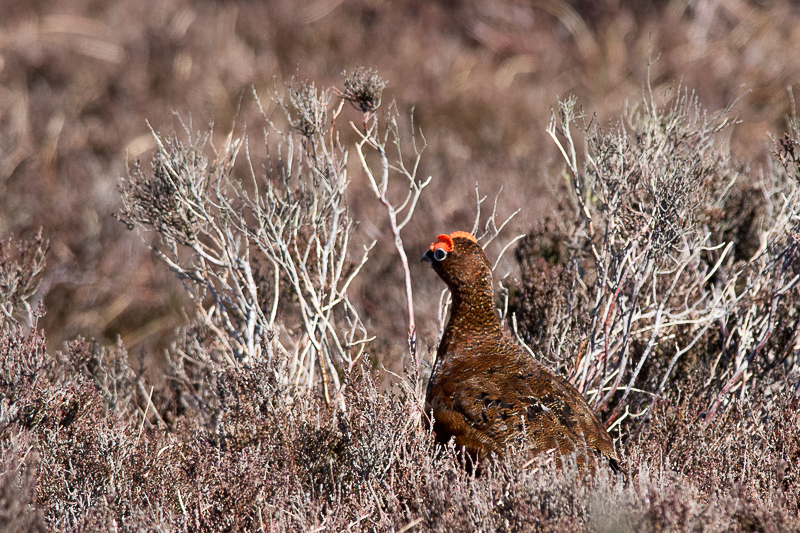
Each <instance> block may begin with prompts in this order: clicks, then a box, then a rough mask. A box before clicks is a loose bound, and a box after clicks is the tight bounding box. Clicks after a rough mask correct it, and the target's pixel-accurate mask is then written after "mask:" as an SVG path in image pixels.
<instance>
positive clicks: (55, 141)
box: [0, 0, 800, 354]
mask: <svg viewBox="0 0 800 533" xmlns="http://www.w3.org/2000/svg"><path fill="white" fill-rule="evenodd" d="M0 13H2V16H0V155H1V156H2V157H0V162H2V164H0V235H3V236H8V235H15V236H19V237H29V236H32V235H34V234H35V233H36V231H37V230H38V229H39V227H43V228H44V236H45V237H46V238H47V239H49V240H50V245H51V248H50V252H49V254H48V266H47V269H46V271H45V274H44V276H43V283H42V286H41V289H40V291H39V295H38V298H40V299H42V300H43V301H44V304H45V307H46V310H47V314H46V316H45V317H44V318H43V320H42V321H41V325H43V327H44V329H45V330H46V332H47V336H48V340H49V343H48V344H49V347H50V350H55V349H59V348H60V347H61V346H62V343H63V341H64V340H68V339H72V338H74V337H75V336H77V335H78V334H80V335H84V336H86V337H94V338H96V339H97V340H98V341H99V342H100V343H101V344H115V343H116V340H117V338H118V337H119V336H121V338H122V340H123V342H124V344H125V346H127V347H128V348H129V349H130V350H131V353H137V354H144V353H154V352H155V351H157V350H158V349H159V348H160V347H162V346H164V345H165V344H166V343H168V342H169V341H170V340H171V338H172V336H173V334H174V333H173V332H174V330H175V327H176V326H177V325H179V324H181V323H183V322H185V321H186V317H185V316H184V314H183V311H182V309H183V307H184V305H185V303H186V300H185V296H184V293H183V289H182V287H181V285H180V282H179V281H178V280H177V278H176V277H175V276H174V275H173V274H172V273H170V272H169V271H167V269H165V268H164V267H163V265H160V264H158V263H157V262H156V261H155V259H154V257H153V256H152V254H151V252H150V251H149V250H148V249H147V247H146V246H145V245H144V244H143V243H142V242H141V240H140V239H139V238H138V237H137V236H136V235H135V234H134V233H132V232H129V231H127V230H126V228H125V226H124V225H123V224H121V223H120V222H118V221H117V220H115V219H113V218H112V216H111V215H112V213H114V212H116V211H118V210H119V205H120V199H119V198H120V195H119V193H118V190H117V187H118V183H119V178H120V176H121V175H124V174H125V172H126V165H128V164H130V163H132V162H133V161H134V160H135V159H137V158H141V159H142V160H143V161H144V162H147V161H148V160H149V157H150V154H151V153H152V151H153V149H154V147H155V146H154V141H153V137H152V136H151V135H150V132H149V130H148V122H149V124H150V125H152V127H153V129H154V130H155V131H157V132H163V133H165V134H168V133H169V132H171V131H172V130H175V129H181V125H180V122H179V121H178V118H177V116H176V115H175V113H179V114H180V116H181V117H182V118H183V120H185V121H186V122H187V123H188V122H190V121H191V123H192V127H193V128H194V129H195V130H199V131H202V130H204V129H205V128H206V125H207V124H210V123H212V122H213V123H214V133H215V136H217V137H218V138H222V136H224V135H226V134H227V133H228V132H229V131H230V130H231V129H232V128H233V127H234V126H235V127H236V128H243V129H246V131H247V132H248V133H249V134H250V135H252V136H253V137H254V138H255V139H258V138H260V136H261V135H262V133H261V132H262V130H263V128H264V121H263V119H262V118H261V116H260V114H259V111H258V108H257V106H255V105H254V104H253V98H252V88H255V89H256V91H257V92H258V93H259V94H260V95H262V100H263V101H265V102H266V100H267V99H266V98H263V95H265V94H267V93H269V91H270V90H271V89H272V88H273V86H274V84H277V85H278V86H279V87H280V86H282V85H283V84H288V83H291V81H292V80H293V79H296V80H306V79H308V80H313V81H315V82H316V83H317V84H319V85H320V86H329V85H337V86H340V85H341V75H342V72H343V71H345V70H348V71H352V69H353V68H355V67H356V66H359V65H360V66H365V67H375V68H377V69H378V71H379V72H380V74H381V76H382V77H383V78H384V79H385V80H388V81H389V85H388V87H387V89H386V91H385V93H384V100H385V101H387V100H391V99H395V100H396V101H397V102H398V105H399V106H400V109H401V111H402V112H403V113H405V114H408V113H410V111H411V109H412V108H413V109H414V120H415V123H416V124H418V125H419V126H421V127H422V131H423V133H424V135H425V138H426V140H427V150H426V153H425V157H423V159H422V163H421V164H422V168H421V170H420V176H421V177H424V176H427V175H432V176H433V177H434V180H433V182H432V185H431V188H430V189H428V190H427V191H426V193H425V194H424V195H423V196H422V198H421V200H420V208H419V212H418V214H417V216H416V217H415V219H414V220H413V221H412V223H411V225H410V226H409V228H408V229H407V230H406V232H405V235H404V239H405V242H406V248H407V250H408V251H409V255H411V256H412V258H413V257H416V255H417V254H418V253H419V254H421V252H422V250H423V249H424V248H425V247H427V245H428V244H429V242H430V240H431V238H432V236H435V235H436V234H437V233H439V232H443V231H447V232H449V231H452V230H456V229H469V228H470V227H471V225H472V221H473V219H474V216H475V192H474V189H475V185H476V183H477V182H480V192H481V194H486V195H488V196H489V198H494V196H495V195H496V194H497V193H498V192H500V189H501V188H502V189H503V191H502V194H501V195H500V200H499V206H500V210H501V211H502V212H503V213H506V214H507V213H510V212H512V211H514V210H515V209H517V208H521V209H522V211H521V213H520V214H519V215H518V216H517V217H516V218H515V220H514V222H513V224H514V225H515V227H516V229H518V230H520V231H521V232H527V231H528V230H529V228H530V227H531V226H532V225H533V224H534V223H535V222H536V221H539V220H541V219H543V218H544V217H545V216H546V215H548V214H549V213H550V212H552V211H553V208H554V204H555V203H556V202H557V201H558V198H555V197H554V194H553V192H552V191H555V190H556V187H555V184H553V183H552V182H551V180H552V179H553V178H548V175H549V176H555V175H558V169H560V168H561V166H562V165H563V163H562V162H561V161H560V160H559V159H558V157H557V150H556V147H555V145H553V143H552V142H551V141H550V140H549V139H548V138H547V135H546V132H545V128H546V126H547V124H548V121H549V119H550V113H551V107H552V106H554V105H555V104H556V101H557V98H558V97H562V98H563V97H566V96H568V95H576V96H577V97H578V100H579V102H580V103H581V104H582V105H583V106H584V108H585V109H588V110H591V111H593V112H596V113H597V115H598V116H597V119H598V120H599V121H600V122H601V123H602V124H605V123H608V122H609V121H611V120H616V119H617V117H618V116H619V114H620V113H621V112H622V111H623V109H624V105H625V103H626V101H630V100H634V101H635V100H638V99H640V98H641V97H642V95H643V93H644V91H646V84H647V81H648V79H649V80H650V83H651V85H652V87H653V92H654V94H655V95H656V96H657V97H658V98H661V97H662V96H663V95H664V94H667V96H666V98H667V99H669V98H671V97H673V96H675V95H676V94H677V92H678V91H677V88H678V86H681V85H682V86H686V87H688V88H690V89H691V90H694V91H696V93H697V95H698V97H699V101H700V102H701V103H702V105H703V106H704V107H705V108H706V109H709V110H710V111H716V110H721V109H724V108H725V107H726V106H728V105H730V104H731V103H733V102H737V103H736V105H735V107H734V108H733V114H732V115H731V118H736V119H738V120H740V121H741V123H740V124H738V125H737V126H736V127H734V128H731V129H729V130H728V131H730V132H731V134H730V137H729V139H728V141H727V142H728V143H730V148H731V151H732V153H733V154H734V155H735V157H737V158H739V159H740V160H741V161H743V162H745V163H746V164H752V165H759V164H761V163H762V162H763V161H764V160H765V157H766V153H767V148H766V142H765V141H766V135H767V132H773V133H774V134H776V135H779V134H780V133H781V132H783V131H784V130H785V129H786V124H785V117H786V115H787V114H790V113H791V111H792V105H793V99H792V98H791V93H792V90H791V86H792V85H796V84H797V83H798V81H800V54H797V51H798V50H800V7H798V6H797V5H796V4H795V3H794V2H791V1H788V0H774V1H770V0H764V1H755V0H753V1H747V0H725V1H723V0H696V1H688V0H669V1H668V0H649V1H648V0H598V1H591V2H589V1H585V0H442V1H433V2H431V1H421V0H399V1H394V2H379V1H377V0H348V1H343V0H315V1H300V2H294V1H270V2H252V1H226V2H213V1H180V0H158V1H154V0H135V1H134V0H117V1H114V2H97V1H93V0H58V1H54V0H52V1H46V0H42V1H18V0H2V1H0ZM669 88H672V91H671V92H669V93H668V92H667V89H669ZM270 112H271V110H270V109H267V114H268V115H269V113H270ZM347 113H349V115H348V114H347ZM345 115H346V116H345V120H358V114H357V113H356V112H355V111H354V110H350V111H347V112H346V113H345ZM340 129H341V130H342V131H344V132H347V131H349V128H340ZM344 140H345V142H346V143H347V142H351V141H353V140H355V134H353V138H352V139H344ZM252 144H253V145H254V146H255V145H257V144H263V143H258V142H253V143H252ZM351 157H352V156H351ZM254 160H255V161H258V157H254ZM352 166H354V167H355V166H357V165H352ZM551 167H553V168H551ZM553 169H555V171H554V172H549V170H553ZM351 177H352V179H353V186H351V187H350V188H349V190H348V194H350V195H351V196H350V198H349V201H350V204H351V206H352V208H353V210H354V211H355V213H354V218H356V219H359V220H360V221H361V224H360V226H359V228H358V230H357V233H359V235H360V238H361V239H363V240H364V241H365V242H366V241H369V240H372V239H378V243H377V247H376V249H375V250H374V251H373V253H372V257H373V260H372V261H371V262H370V263H369V265H368V271H367V273H366V275H365V276H362V278H361V279H362V286H360V287H358V295H359V296H360V297H359V302H358V303H359V304H360V305H361V306H363V308H364V310H365V313H364V314H365V315H366V316H368V317H369V318H370V319H371V320H373V321H375V322H379V323H378V324H373V325H375V326H378V330H380V331H381V332H382V333H384V334H385V337H384V338H382V339H379V342H382V343H384V345H383V347H382V348H381V350H382V351H385V352H386V353H395V354H400V353H402V352H403V351H404V348H405V336H406V331H405V328H406V324H405V321H404V320H403V319H401V317H402V316H403V312H402V306H403V294H402V286H403V283H402V272H401V270H400V267H399V264H398V261H397V259H396V255H395V253H394V250H393V244H392V239H391V233H390V231H389V230H388V223H387V221H386V217H385V213H384V212H382V211H381V210H380V206H379V205H377V203H376V202H375V200H374V198H372V197H371V192H369V191H368V190H367V187H366V182H365V178H364V176H363V175H361V174H360V173H359V169H357V168H353V169H351ZM501 245H502V244H501V243H498V245H497V246H498V249H494V250H490V254H493V253H494V254H496V252H497V251H498V250H499V246H501ZM414 269H415V270H414ZM412 274H414V283H415V290H416V292H417V294H418V297H417V308H418V309H417V315H418V316H417V323H418V325H419V326H418V327H419V329H420V339H421V342H423V343H425V342H427V343H431V342H432V337H433V334H434V332H435V328H436V324H435V316H436V315H435V311H436V305H437V303H438V294H439V289H440V287H439V286H438V280H436V279H435V276H433V275H431V274H430V272H428V271H427V270H423V269H422V268H421V267H416V266H412ZM502 274H503V272H501V273H500V275H501V276H502ZM365 279H366V280H369V282H368V283H367V282H363V280H365ZM354 294H355V293H354ZM428 296H430V297H428ZM373 302H391V303H393V304H395V303H396V307H397V313H394V314H393V313H392V312H386V311H383V310H381V309H380V308H378V307H376V306H375V304H374V303H373Z"/></svg>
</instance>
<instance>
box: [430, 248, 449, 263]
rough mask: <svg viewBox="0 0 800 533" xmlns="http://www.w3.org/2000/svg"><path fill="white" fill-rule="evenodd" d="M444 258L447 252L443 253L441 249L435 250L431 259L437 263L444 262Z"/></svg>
mask: <svg viewBox="0 0 800 533" xmlns="http://www.w3.org/2000/svg"><path fill="white" fill-rule="evenodd" d="M445 257H447V252H445V251H444V250H443V249H442V248H437V249H436V250H434V251H433V258H434V259H436V260H437V261H444V259H445Z"/></svg>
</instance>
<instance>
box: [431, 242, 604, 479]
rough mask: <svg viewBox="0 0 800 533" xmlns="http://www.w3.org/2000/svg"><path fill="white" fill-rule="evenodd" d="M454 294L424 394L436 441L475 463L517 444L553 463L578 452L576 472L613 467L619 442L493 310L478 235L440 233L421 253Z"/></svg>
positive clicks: (489, 276)
mask: <svg viewBox="0 0 800 533" xmlns="http://www.w3.org/2000/svg"><path fill="white" fill-rule="evenodd" d="M423 260H426V261H429V262H430V263H431V265H432V266H433V269H434V271H436V273H437V274H438V275H439V277H441V278H442V280H444V282H445V283H446V284H447V286H448V287H449V288H450V292H451V294H452V310H451V314H450V319H449V321H448V323H447V326H446V327H445V330H444V335H443V336H442V340H441V343H440V344H439V350H438V352H437V358H436V363H435V365H434V367H433V371H432V373H431V378H430V382H429V383H428V391H427V396H426V412H428V413H431V412H432V414H433V418H434V425H433V431H434V432H435V433H436V439H437V440H438V441H440V442H447V441H449V440H450V439H451V438H455V442H456V445H457V446H458V447H459V448H460V447H463V448H464V449H465V450H466V452H467V453H468V454H469V455H470V457H471V458H472V459H473V461H475V462H480V461H481V460H482V459H484V458H485V457H486V456H487V455H488V454H489V453H490V452H493V453H495V454H497V455H499V456H502V454H503V450H504V449H505V447H506V446H507V445H508V444H509V443H511V442H512V441H514V440H520V441H521V440H522V439H526V440H527V442H528V445H529V446H530V447H531V448H532V449H533V451H534V452H537V453H538V452H546V451H550V450H552V451H553V452H556V451H557V452H558V453H556V454H555V455H556V461H557V462H558V463H559V464H560V458H561V457H563V456H566V455H569V454H572V453H574V452H577V455H576V460H577V463H578V467H579V468H580V469H581V470H583V469H585V468H587V467H588V468H589V469H590V470H592V471H593V470H594V464H595V462H598V461H599V462H601V463H606V464H609V465H610V466H611V467H612V468H614V469H615V470H616V469H617V467H618V457H617V454H616V452H615V451H614V442H613V441H612V439H611V437H610V436H609V435H608V433H607V432H606V430H605V428H604V427H603V425H602V424H601V423H600V421H599V420H598V419H597V417H596V416H595V414H594V413H593V412H592V410H591V408H590V407H589V405H588V404H587V403H586V400H585V399H584V398H583V396H582V395H581V394H580V393H579V392H578V391H577V390H576V389H575V388H574V387H573V386H572V385H571V384H570V383H569V382H568V381H567V380H565V379H564V378H562V377H561V376H558V375H556V374H554V373H552V372H550V371H549V370H548V369H547V368H545V367H544V366H543V365H541V364H540V363H539V362H537V361H535V360H534V359H533V358H532V357H531V356H530V355H529V354H528V353H527V352H525V351H524V350H522V349H521V348H520V347H519V346H518V345H517V344H516V342H515V341H514V339H513V338H512V337H511V336H510V334H509V333H508V332H507V331H506V330H505V329H504V328H503V326H502V324H501V322H500V319H499V318H498V316H497V314H496V313H495V306H494V292H493V287H492V271H491V266H490V265H489V262H488V261H487V259H486V256H485V255H484V253H483V249H482V248H481V247H480V246H479V245H478V243H477V242H476V241H475V237H473V236H472V235H470V234H468V233H465V232H456V233H453V234H451V235H449V236H448V235H440V236H439V238H438V240H437V241H436V242H435V243H433V244H432V245H431V249H430V250H429V251H428V252H426V254H425V255H424V256H423Z"/></svg>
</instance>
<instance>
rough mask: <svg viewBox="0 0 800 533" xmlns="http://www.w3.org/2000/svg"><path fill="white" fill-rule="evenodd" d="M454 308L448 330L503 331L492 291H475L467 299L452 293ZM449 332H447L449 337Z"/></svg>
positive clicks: (454, 292)
mask: <svg viewBox="0 0 800 533" xmlns="http://www.w3.org/2000/svg"><path fill="white" fill-rule="evenodd" d="M452 298H453V307H452V309H451V311H450V320H449V321H448V323H447V328H446V330H449V331H451V332H456V331H476V329H477V330H479V331H482V332H489V331H491V332H494V331H502V326H501V324H500V319H499V318H498V317H497V314H496V313H495V306H494V294H493V293H492V292H491V291H473V292H471V293H470V294H469V295H467V296H466V297H465V296H464V295H462V294H460V293H459V292H457V291H453V292H452ZM447 333H448V331H445V335H447Z"/></svg>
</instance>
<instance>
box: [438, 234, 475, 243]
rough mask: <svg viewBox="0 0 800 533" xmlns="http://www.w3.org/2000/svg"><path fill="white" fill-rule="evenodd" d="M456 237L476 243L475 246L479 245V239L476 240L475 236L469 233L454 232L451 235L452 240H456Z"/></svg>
mask: <svg viewBox="0 0 800 533" xmlns="http://www.w3.org/2000/svg"><path fill="white" fill-rule="evenodd" d="M440 237H441V235H440ZM456 237H461V238H462V239H468V240H470V241H472V242H474V243H475V244H478V239H476V238H475V235H473V234H472V233H469V232H467V231H454V232H453V233H451V234H450V238H451V239H455V238H456Z"/></svg>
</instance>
